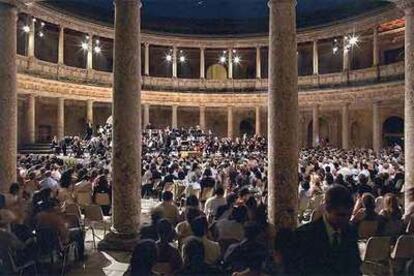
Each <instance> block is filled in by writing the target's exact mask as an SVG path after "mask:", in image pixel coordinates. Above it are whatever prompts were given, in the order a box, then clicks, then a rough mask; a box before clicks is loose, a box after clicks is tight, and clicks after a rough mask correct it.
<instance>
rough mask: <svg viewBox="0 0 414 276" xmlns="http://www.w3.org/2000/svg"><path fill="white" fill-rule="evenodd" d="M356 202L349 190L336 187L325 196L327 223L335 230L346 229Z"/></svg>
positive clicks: (339, 186)
mask: <svg viewBox="0 0 414 276" xmlns="http://www.w3.org/2000/svg"><path fill="white" fill-rule="evenodd" d="M353 206H354V201H353V199H352V195H351V193H350V192H349V190H348V189H347V188H345V187H344V186H342V185H334V186H332V187H331V188H329V189H328V190H327V191H326V194H325V210H326V212H325V216H326V220H327V222H328V223H329V224H330V225H331V226H332V227H333V228H334V229H335V230H339V229H345V228H346V227H347V226H348V225H349V220H350V218H351V215H352V209H353Z"/></svg>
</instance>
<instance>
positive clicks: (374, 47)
mask: <svg viewBox="0 0 414 276" xmlns="http://www.w3.org/2000/svg"><path fill="white" fill-rule="evenodd" d="M379 54H380V52H379V47H378V28H377V27H375V28H374V32H373V34H372V66H378V65H379V59H380V57H379Z"/></svg>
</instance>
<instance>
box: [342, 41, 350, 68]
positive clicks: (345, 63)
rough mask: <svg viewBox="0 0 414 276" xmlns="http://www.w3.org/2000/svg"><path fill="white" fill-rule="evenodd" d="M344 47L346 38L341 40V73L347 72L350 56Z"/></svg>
mask: <svg viewBox="0 0 414 276" xmlns="http://www.w3.org/2000/svg"><path fill="white" fill-rule="evenodd" d="M345 45H346V37H344V38H343V61H342V67H343V71H349V69H350V55H349V52H350V51H351V50H348V49H345Z"/></svg>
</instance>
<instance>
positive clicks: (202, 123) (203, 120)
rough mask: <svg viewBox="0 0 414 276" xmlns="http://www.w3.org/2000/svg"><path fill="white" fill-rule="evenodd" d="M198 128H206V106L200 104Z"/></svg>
mask: <svg viewBox="0 0 414 276" xmlns="http://www.w3.org/2000/svg"><path fill="white" fill-rule="evenodd" d="M200 128H201V129H202V130H206V107H205V106H200Z"/></svg>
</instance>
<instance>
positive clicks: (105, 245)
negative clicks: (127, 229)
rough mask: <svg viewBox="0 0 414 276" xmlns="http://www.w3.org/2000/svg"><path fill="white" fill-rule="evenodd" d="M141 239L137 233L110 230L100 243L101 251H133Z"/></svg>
mask: <svg viewBox="0 0 414 276" xmlns="http://www.w3.org/2000/svg"><path fill="white" fill-rule="evenodd" d="M138 241H139V237H138V233H136V234H118V233H114V232H109V233H108V234H106V236H105V237H104V239H103V240H101V241H100V242H99V243H98V250H99V251H128V252H133V251H134V249H135V246H136V245H137V243H138Z"/></svg>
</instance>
